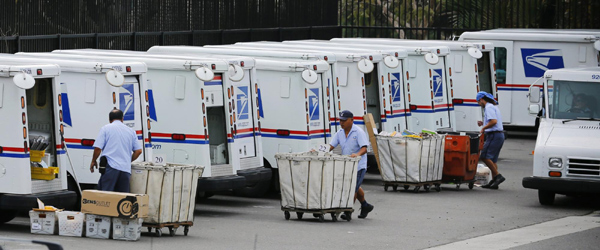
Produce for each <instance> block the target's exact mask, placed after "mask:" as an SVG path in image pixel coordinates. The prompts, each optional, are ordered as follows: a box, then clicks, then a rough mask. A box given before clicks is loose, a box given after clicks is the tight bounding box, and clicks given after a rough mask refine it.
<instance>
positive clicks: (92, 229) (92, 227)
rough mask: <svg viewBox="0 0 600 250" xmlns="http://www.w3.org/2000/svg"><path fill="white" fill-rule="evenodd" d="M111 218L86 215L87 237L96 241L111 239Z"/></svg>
mask: <svg viewBox="0 0 600 250" xmlns="http://www.w3.org/2000/svg"><path fill="white" fill-rule="evenodd" d="M111 220H112V219H111V218H110V217H108V216H103V215H95V214H86V215H85V237H88V238H96V239H109V238H110V229H111V225H112V224H111Z"/></svg>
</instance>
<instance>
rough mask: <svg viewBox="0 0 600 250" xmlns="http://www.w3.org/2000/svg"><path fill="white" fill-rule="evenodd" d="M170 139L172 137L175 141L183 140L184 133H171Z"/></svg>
mask: <svg viewBox="0 0 600 250" xmlns="http://www.w3.org/2000/svg"><path fill="white" fill-rule="evenodd" d="M171 139H173V140H175V141H183V140H185V135H184V134H173V135H171Z"/></svg>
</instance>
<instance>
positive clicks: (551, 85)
mask: <svg viewBox="0 0 600 250" xmlns="http://www.w3.org/2000/svg"><path fill="white" fill-rule="evenodd" d="M541 85H542V87H543V88H542V92H543V95H542V98H540V87H538V86H533V87H531V88H530V91H529V101H530V104H529V113H530V114H532V115H537V114H538V113H539V111H540V110H543V112H542V117H541V119H540V125H539V130H538V134H537V140H536V144H535V151H534V152H535V153H534V156H533V175H532V176H531V177H525V178H523V183H522V184H523V187H525V188H531V189H537V190H538V199H539V202H540V203H541V204H543V205H551V204H553V203H554V199H555V195H556V194H565V195H580V194H598V193H600V155H599V154H598V152H599V151H600V101H599V100H598V99H599V98H600V68H598V67H594V68H565V69H557V70H548V71H546V72H545V74H544V76H543V81H542V83H541ZM540 99H541V100H542V101H541V104H540Z"/></svg>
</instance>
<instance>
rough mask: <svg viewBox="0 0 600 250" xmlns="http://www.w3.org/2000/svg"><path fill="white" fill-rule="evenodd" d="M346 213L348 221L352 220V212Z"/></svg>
mask: <svg viewBox="0 0 600 250" xmlns="http://www.w3.org/2000/svg"><path fill="white" fill-rule="evenodd" d="M344 214H346V221H351V220H352V212H344Z"/></svg>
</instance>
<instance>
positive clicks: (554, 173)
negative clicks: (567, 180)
mask: <svg viewBox="0 0 600 250" xmlns="http://www.w3.org/2000/svg"><path fill="white" fill-rule="evenodd" d="M548 175H550V177H561V176H562V173H561V172H560V171H550V173H548Z"/></svg>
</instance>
